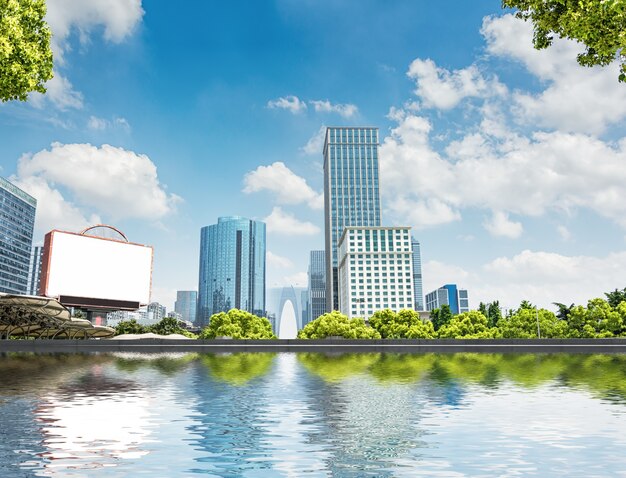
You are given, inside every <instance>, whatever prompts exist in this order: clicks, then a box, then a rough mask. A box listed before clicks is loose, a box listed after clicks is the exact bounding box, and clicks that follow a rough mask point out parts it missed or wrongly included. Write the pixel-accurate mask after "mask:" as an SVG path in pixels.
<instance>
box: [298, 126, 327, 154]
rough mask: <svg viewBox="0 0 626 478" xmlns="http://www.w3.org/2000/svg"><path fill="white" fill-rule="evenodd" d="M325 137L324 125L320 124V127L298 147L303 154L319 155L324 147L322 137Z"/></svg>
mask: <svg viewBox="0 0 626 478" xmlns="http://www.w3.org/2000/svg"><path fill="white" fill-rule="evenodd" d="M325 138H326V126H324V125H322V126H320V129H319V130H318V131H317V133H315V134H314V135H313V136H311V138H310V139H309V140H308V141H307V143H306V144H305V145H304V146H302V148H300V149H301V150H302V151H303V152H304V153H305V154H311V155H313V154H317V155H321V154H322V153H323V149H324V139H325Z"/></svg>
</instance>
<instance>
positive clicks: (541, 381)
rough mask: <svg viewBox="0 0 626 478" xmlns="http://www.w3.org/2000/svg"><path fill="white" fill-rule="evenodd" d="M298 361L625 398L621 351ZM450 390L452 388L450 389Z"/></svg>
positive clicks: (335, 374) (325, 368)
mask: <svg viewBox="0 0 626 478" xmlns="http://www.w3.org/2000/svg"><path fill="white" fill-rule="evenodd" d="M298 360H299V361H300V363H301V364H302V365H303V366H304V367H305V368H306V369H307V370H308V371H309V372H311V373H312V374H314V375H316V376H319V377H321V378H323V379H324V380H325V381H327V382H330V383H332V382H338V381H342V380H345V379H347V378H349V377H351V376H354V375H359V374H363V373H368V374H369V375H371V376H372V377H374V378H375V379H376V380H377V381H378V382H379V383H381V384H383V385H385V384H397V383H418V382H429V383H432V384H433V385H436V386H439V387H442V388H444V389H449V390H450V391H452V389H457V390H459V387H460V389H462V388H463V385H466V384H473V385H479V386H481V387H486V388H498V387H500V386H501V385H502V383H503V382H509V383H513V384H514V385H516V386H519V387H523V388H531V387H537V386H541V385H545V384H546V383H549V382H554V383H556V384H562V385H573V386H576V387H579V388H580V387H582V388H585V389H587V390H588V391H590V392H592V393H594V394H596V395H599V396H600V397H603V398H607V399H613V400H622V401H626V356H624V355H617V354H616V355H588V354H481V353H458V354H344V355H325V354H314V353H307V354H298ZM453 395H454V393H453Z"/></svg>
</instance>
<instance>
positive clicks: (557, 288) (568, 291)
mask: <svg viewBox="0 0 626 478" xmlns="http://www.w3.org/2000/svg"><path fill="white" fill-rule="evenodd" d="M624 268H626V251H621V252H614V253H610V254H608V255H607V256H605V257H591V256H565V255H561V254H557V253H553V252H543V251H536V252H535V251H530V250H524V251H522V252H520V253H519V254H516V255H515V256H513V257H499V258H496V259H494V260H492V261H490V262H488V263H486V264H484V265H483V266H482V267H479V268H477V269H476V270H473V271H472V272H468V271H466V270H464V269H462V268H460V267H456V266H451V265H448V264H444V263H440V262H436V261H429V262H426V263H425V264H424V281H425V285H426V287H425V292H430V291H431V290H433V289H435V288H436V287H440V286H441V285H442V284H444V283H457V284H458V285H459V286H460V287H466V288H467V289H468V291H469V297H470V306H471V307H472V308H476V307H477V306H478V303H479V302H481V301H482V302H489V301H492V300H499V301H500V305H501V306H503V307H506V308H514V307H517V306H519V303H520V302H521V301H522V300H524V299H526V300H529V301H530V302H532V303H533V304H536V305H538V306H540V307H546V308H549V309H554V306H553V305H552V303H553V302H561V303H566V304H570V303H576V304H583V305H584V304H586V303H587V301H588V300H589V299H592V298H595V297H604V292H608V291H610V290H614V289H615V288H616V287H617V288H621V287H623V285H624V272H623V271H624Z"/></svg>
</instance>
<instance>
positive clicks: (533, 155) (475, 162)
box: [380, 113, 626, 234]
mask: <svg viewBox="0 0 626 478" xmlns="http://www.w3.org/2000/svg"><path fill="white" fill-rule="evenodd" d="M430 131H431V124H430V122H429V121H428V120H427V119H426V118H424V117H420V116H416V115H413V114H409V113H406V114H405V115H404V116H403V117H402V120H401V121H400V122H399V123H398V126H397V127H396V128H394V129H392V131H391V134H390V135H389V136H388V137H387V138H385V140H384V142H383V145H382V146H381V151H380V161H381V187H382V188H383V190H384V191H383V193H382V195H383V197H393V199H392V200H391V201H389V202H387V203H386V207H387V208H388V210H389V212H390V214H391V216H393V219H394V220H396V221H400V222H403V220H404V218H410V219H411V220H412V222H413V225H415V226H417V227H425V226H432V225H436V224H441V223H445V222H450V221H454V220H457V219H459V218H460V212H459V211H460V209H461V208H469V207H473V208H481V209H489V210H492V211H502V212H503V213H512V214H517V215H525V216H540V215H542V214H544V213H545V212H546V211H565V212H568V211H572V210H575V209H577V208H586V209H589V210H592V211H594V212H596V213H597V214H599V215H601V216H604V217H606V218H609V219H611V220H613V221H615V222H617V223H618V224H621V225H622V226H623V227H626V188H625V187H624V184H626V168H624V164H626V139H623V140H621V141H620V142H618V143H615V144H611V143H606V142H603V141H601V140H599V139H597V138H594V137H591V136H587V135H583V134H574V133H561V132H552V133H546V132H536V133H534V134H532V135H531V136H530V137H525V136H521V135H519V134H516V133H513V132H511V131H508V132H506V133H505V134H499V135H498V136H496V137H493V136H490V135H489V134H488V133H487V132H485V131H483V132H479V133H476V132H474V131H471V130H470V131H469V132H468V133H467V134H466V136H465V137H463V138H462V139H461V140H458V141H455V142H452V143H450V144H449V145H448V147H447V148H445V153H446V154H445V155H442V154H440V153H438V152H436V151H435V150H434V148H433V147H432V146H431V140H430ZM470 178H471V180H469V179H470ZM385 191H392V192H393V193H392V194H391V193H385ZM515 229H519V228H515V227H514V228H513V229H511V230H513V233H515ZM509 234H511V232H510V231H509Z"/></svg>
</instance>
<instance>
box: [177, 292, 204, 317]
mask: <svg viewBox="0 0 626 478" xmlns="http://www.w3.org/2000/svg"><path fill="white" fill-rule="evenodd" d="M197 307H198V292H196V291H195V290H179V291H176V302H174V311H175V312H178V313H179V314H180V315H181V317H182V320H184V321H185V322H191V323H192V324H193V323H195V322H196V309H197Z"/></svg>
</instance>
